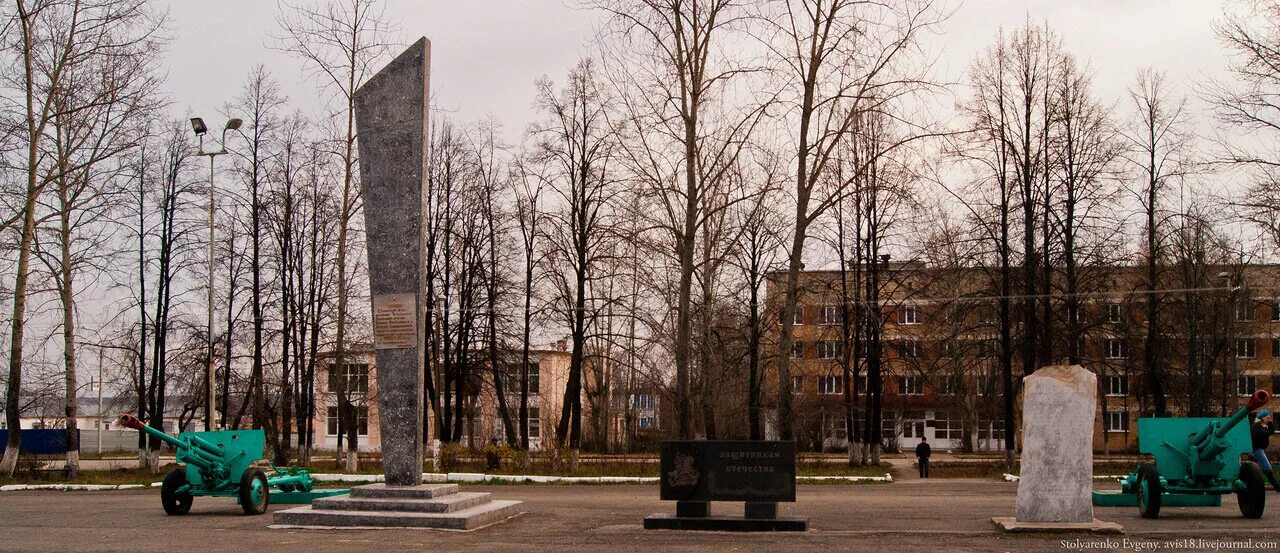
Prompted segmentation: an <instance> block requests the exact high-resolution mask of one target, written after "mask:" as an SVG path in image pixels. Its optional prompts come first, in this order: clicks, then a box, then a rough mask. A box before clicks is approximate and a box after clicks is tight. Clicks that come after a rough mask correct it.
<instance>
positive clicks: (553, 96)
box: [533, 58, 616, 464]
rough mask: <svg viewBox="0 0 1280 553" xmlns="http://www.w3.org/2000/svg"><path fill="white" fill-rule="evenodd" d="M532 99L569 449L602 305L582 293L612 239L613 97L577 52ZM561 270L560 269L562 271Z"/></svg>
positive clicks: (575, 441) (563, 441)
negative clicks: (567, 344) (545, 189)
mask: <svg viewBox="0 0 1280 553" xmlns="http://www.w3.org/2000/svg"><path fill="white" fill-rule="evenodd" d="M537 89H538V93H537V99H536V101H535V102H536V105H537V106H538V109H539V111H541V112H542V113H543V114H544V115H545V116H546V119H545V120H544V121H542V122H541V123H538V124H536V125H535V126H534V127H533V134H534V137H535V140H536V146H535V153H534V154H533V156H534V159H536V160H537V161H538V162H539V163H543V164H546V166H547V167H548V170H547V175H548V177H550V178H551V179H553V183H554V184H553V185H552V186H551V191H552V192H553V193H554V194H555V196H556V199H557V200H558V201H559V204H560V205H559V206H558V207H559V209H557V210H556V211H555V213H554V214H549V221H550V223H551V224H550V228H549V229H548V235H547V237H548V246H549V247H550V248H551V251H552V254H551V255H552V256H553V258H554V260H555V261H554V263H556V264H558V265H559V266H561V267H565V268H567V269H568V270H567V271H566V273H567V274H564V273H560V272H556V275H557V277H558V278H557V279H556V283H555V285H556V288H557V294H558V297H557V300H556V304H557V305H556V308H555V310H556V311H559V312H560V313H562V314H563V316H564V318H565V319H564V322H565V323H566V326H567V327H568V328H569V329H570V337H571V339H572V349H573V352H572V356H571V359H570V366H569V375H568V382H567V383H566V385H565V390H564V403H563V406H562V408H561V416H560V423H559V424H558V425H557V427H556V441H557V442H558V443H559V445H560V447H567V448H568V449H569V450H570V451H571V452H573V454H572V455H571V464H572V459H573V458H575V457H576V451H577V450H578V449H579V447H580V444H581V441H582V373H583V361H584V359H585V358H586V351H585V348H586V345H587V339H588V338H589V337H590V336H588V332H589V329H590V328H592V326H594V323H595V318H596V316H597V315H598V314H599V310H600V309H601V308H602V307H603V305H601V304H600V302H598V301H597V298H593V297H589V295H590V294H591V286H592V284H593V281H594V280H595V279H597V278H599V277H598V276H597V275H596V274H595V271H596V270H597V268H598V267H599V265H600V263H601V262H602V261H603V260H604V259H606V258H607V256H608V255H609V252H610V248H609V247H608V244H609V242H610V241H612V240H614V236H612V234H613V232H612V230H611V225H612V224H613V223H612V213H611V208H610V202H611V200H612V194H613V192H614V189H615V188H616V187H615V184H616V181H615V180H614V177H613V175H612V174H611V171H612V170H613V169H612V168H611V167H610V163H611V162H612V160H613V156H614V144H613V141H612V134H613V131H614V129H613V125H612V123H611V121H610V120H609V110H610V109H611V107H612V100H611V98H610V97H609V95H608V94H607V92H606V91H604V90H602V88H601V83H600V81H599V76H598V75H597V73H596V69H595V64H594V62H592V61H591V59H589V58H588V59H583V60H582V61H580V62H579V63H578V65H577V66H575V67H574V69H573V70H572V71H570V72H569V77H568V83H567V84H566V85H565V86H564V88H563V89H561V90H559V91H557V90H556V89H555V88H554V85H553V84H552V82H551V81H550V80H547V79H543V80H540V81H539V82H538V83H537ZM561 275H563V276H561Z"/></svg>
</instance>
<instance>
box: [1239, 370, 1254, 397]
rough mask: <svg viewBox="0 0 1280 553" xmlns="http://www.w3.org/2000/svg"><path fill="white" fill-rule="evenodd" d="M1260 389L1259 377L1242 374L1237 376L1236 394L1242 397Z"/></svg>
mask: <svg viewBox="0 0 1280 553" xmlns="http://www.w3.org/2000/svg"><path fill="white" fill-rule="evenodd" d="M1257 390H1258V377H1256V376H1253V375H1240V376H1239V377H1237V378H1236V395H1238V396H1240V397H1249V396H1251V395H1253V393H1254V392H1255V391H1257Z"/></svg>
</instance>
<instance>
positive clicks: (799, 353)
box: [791, 340, 804, 359]
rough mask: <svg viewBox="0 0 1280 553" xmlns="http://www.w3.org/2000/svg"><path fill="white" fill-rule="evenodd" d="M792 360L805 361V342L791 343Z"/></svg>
mask: <svg viewBox="0 0 1280 553" xmlns="http://www.w3.org/2000/svg"><path fill="white" fill-rule="evenodd" d="M791 358H792V359H804V342H801V341H800V340H796V341H794V342H791Z"/></svg>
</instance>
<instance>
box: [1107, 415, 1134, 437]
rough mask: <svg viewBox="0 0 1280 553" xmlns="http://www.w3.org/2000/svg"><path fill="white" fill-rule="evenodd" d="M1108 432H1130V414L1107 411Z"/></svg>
mask: <svg viewBox="0 0 1280 553" xmlns="http://www.w3.org/2000/svg"><path fill="white" fill-rule="evenodd" d="M1105 420H1106V422H1107V432H1128V431H1129V414H1128V413H1124V412H1111V413H1107V416H1106V419H1105Z"/></svg>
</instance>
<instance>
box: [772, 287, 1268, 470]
mask: <svg viewBox="0 0 1280 553" xmlns="http://www.w3.org/2000/svg"><path fill="white" fill-rule="evenodd" d="M1208 269H1209V270H1205V268H1203V267H1202V268H1201V270H1200V271H1199V273H1200V274H1208V275H1210V276H1208V277H1202V278H1200V279H1198V280H1196V279H1188V280H1184V282H1188V281H1189V282H1191V285H1187V284H1172V282H1173V281H1174V280H1175V279H1176V277H1177V275H1172V276H1169V277H1168V280H1169V281H1170V282H1171V284H1166V285H1162V286H1161V287H1160V288H1161V289H1162V290H1167V292H1163V293H1162V294H1163V297H1162V301H1161V308H1160V309H1161V315H1160V321H1161V324H1160V327H1161V332H1160V335H1161V336H1162V339H1163V341H1164V342H1163V344H1164V348H1163V349H1164V350H1165V351H1164V352H1163V361H1164V365H1163V366H1164V368H1165V370H1164V374H1165V378H1164V380H1163V383H1164V385H1165V388H1166V390H1167V394H1166V397H1167V398H1168V405H1169V409H1170V411H1171V412H1172V414H1174V415H1180V414H1185V413H1187V412H1188V409H1189V408H1190V405H1191V402H1192V401H1199V402H1201V403H1200V409H1201V412H1203V413H1204V414H1205V415H1206V416H1218V415H1220V414H1227V413H1229V412H1230V411H1233V410H1234V409H1236V408H1237V407H1238V405H1241V404H1243V398H1245V397H1247V396H1248V395H1249V394H1251V393H1252V392H1253V391H1254V390H1255V389H1257V388H1267V389H1270V388H1271V387H1272V386H1273V383H1274V382H1280V377H1278V375H1280V303H1278V301H1280V300H1278V297H1280V266H1275V265H1251V266H1243V267H1212V268H1208ZM1172 270H1173V269H1172V268H1171V269H1169V270H1168V271H1166V273H1168V272H1171V271H1172ZM1143 274H1144V272H1143V270H1142V268H1140V267H1133V266H1121V267H1094V268H1087V269H1082V277H1081V282H1084V283H1088V284H1087V286H1082V288H1081V292H1080V294H1079V297H1080V304H1081V305H1080V315H1079V320H1080V325H1081V327H1082V336H1081V341H1080V351H1081V352H1082V355H1081V362H1082V365H1083V366H1084V367H1085V368H1087V369H1089V370H1090V371H1093V372H1094V373H1096V374H1097V375H1098V382H1099V390H1098V395H1099V398H1098V399H1099V412H1098V416H1097V419H1096V420H1097V423H1096V428H1097V429H1096V432H1095V440H1094V445H1095V449H1097V450H1099V451H1122V450H1129V449H1131V448H1134V447H1136V445H1137V436H1136V432H1137V424H1136V419H1137V418H1138V417H1140V416H1147V415H1148V414H1149V413H1150V411H1151V408H1150V406H1149V404H1150V400H1149V398H1148V397H1147V396H1148V394H1147V382H1146V381H1145V379H1144V376H1145V374H1144V372H1143V369H1142V366H1143V346H1144V343H1145V335H1146V297H1147V295H1146V294H1144V293H1143V292H1142V289H1143V284H1142V283H1143V282H1144V281H1143V280H1142V279H1143ZM841 277H842V275H841V273H840V272H839V271H807V272H804V273H803V274H802V275H801V278H800V285H801V295H800V300H799V303H798V306H799V309H798V310H797V313H796V316H795V340H796V342H795V345H794V348H793V351H792V354H791V355H792V359H793V362H792V365H791V366H792V368H791V374H792V384H793V388H794V393H795V396H794V398H795V399H794V402H793V405H794V407H793V411H794V413H795V421H796V427H795V428H796V438H797V440H799V441H800V442H801V444H800V445H801V447H802V448H808V449H844V448H845V447H846V444H847V441H846V436H845V427H844V412H845V411H844V398H843V391H844V382H843V376H844V369H843V362H844V359H845V356H844V355H843V353H844V351H843V350H844V348H845V347H846V346H845V344H846V343H849V344H851V343H852V341H845V340H842V334H843V329H844V328H845V325H843V319H842V317H843V314H844V313H845V312H846V310H845V309H842V305H843V302H842V299H841V298H842V297H844V296H843V295H842V294H841V290H842V286H841ZM844 277H845V279H846V280H845V284H846V286H845V287H844V289H845V290H849V289H850V288H849V287H850V286H852V283H851V281H852V280H853V273H852V272H849V273H846V274H845V275H844ZM881 279H882V285H881V296H880V304H881V312H882V314H883V318H884V332H883V338H882V343H883V354H882V359H883V363H882V369H881V370H882V375H883V383H884V389H883V401H882V405H883V408H884V415H883V419H884V425H883V430H882V432H883V436H884V441H885V445H886V447H888V448H890V449H893V448H901V449H910V448H913V447H914V446H915V445H916V444H917V443H919V442H920V439H921V437H927V438H928V439H929V441H930V443H931V444H933V446H934V448H935V449H944V450H946V449H950V450H956V451H961V450H969V451H993V450H1000V449H1003V447H1004V442H1003V439H1004V436H1003V414H1002V405H1003V403H1002V398H1003V396H1002V395H1001V389H1002V388H1001V380H1000V375H1001V371H1000V363H999V357H998V354H999V339H998V338H999V322H998V321H999V316H998V313H999V312H998V298H997V292H995V290H998V288H997V287H996V286H997V283H998V281H997V280H996V279H995V278H993V275H992V274H990V273H987V272H984V270H982V269H976V268H952V269H939V268H930V267H926V266H924V265H923V264H920V263H894V264H890V265H888V266H886V267H884V268H882V269H881ZM780 284H781V281H780V280H776V279H771V280H770V281H769V283H768V286H767V292H766V293H767V297H768V298H769V305H770V308H771V310H772V313H773V315H772V316H771V317H772V318H771V319H769V320H771V321H777V313H779V312H780V309H778V304H779V302H780V298H779V291H778V288H779V286H780ZM1015 286H1016V285H1015ZM1052 305H1053V313H1054V315H1053V317H1052V318H1051V319H1050V320H1052V321H1054V324H1055V325H1057V326H1056V332H1055V334H1054V336H1055V338H1054V341H1053V344H1052V352H1053V359H1060V360H1062V361H1061V362H1064V363H1065V362H1066V357H1067V354H1066V351H1067V348H1066V347H1065V342H1066V341H1067V338H1066V336H1067V335H1066V332H1065V321H1064V319H1065V315H1063V313H1064V312H1065V310H1064V309H1062V305H1061V302H1060V301H1059V299H1058V298H1057V297H1055V298H1054V300H1053V304H1052ZM1018 309H1019V304H1018V302H1017V301H1015V302H1013V305H1012V316H1013V319H1014V323H1015V328H1014V331H1013V332H1014V345H1013V360H1014V361H1013V362H1014V365H1013V374H1014V379H1015V385H1018V383H1019V382H1020V378H1021V376H1022V375H1023V372H1022V368H1021V366H1020V363H1019V361H1018V360H1019V355H1018V352H1019V349H1018V341H1017V340H1018V337H1017V333H1018V329H1017V327H1016V324H1017V320H1018V317H1019V313H1020V312H1019V310H1018ZM847 311H848V312H850V313H852V312H853V309H852V308H850V309H849V310H847ZM779 328H780V321H779V322H778V324H769V325H768V328H766V333H767V336H768V339H767V340H766V343H765V346H764V347H765V348H766V351H765V355H766V358H767V359H769V362H770V364H771V367H776V365H773V363H774V362H775V359H776V352H777V338H778V334H779ZM849 358H850V360H851V364H856V365H857V366H859V367H860V370H859V374H860V380H859V382H857V383H851V384H854V385H855V386H856V388H857V390H858V391H859V392H861V391H862V390H865V389H866V382H867V380H866V369H865V359H866V355H865V352H864V351H857V352H852V355H850V356H849ZM776 378H777V376H776V370H774V372H773V373H772V374H771V375H770V376H768V377H767V378H766V383H770V382H776ZM773 394H776V392H770V393H769V395H766V397H771V395H773ZM862 403H863V399H862V398H861V397H859V398H858V400H857V402H856V403H855V405H856V406H857V407H856V411H855V412H856V413H857V414H856V415H855V419H856V420H857V421H858V423H857V424H858V427H859V428H861V427H862V426H861V425H862V422H861V405H862ZM1015 405H1017V406H1018V408H1020V406H1021V400H1020V398H1019V399H1018V400H1016V401H1015ZM966 446H967V447H966Z"/></svg>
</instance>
